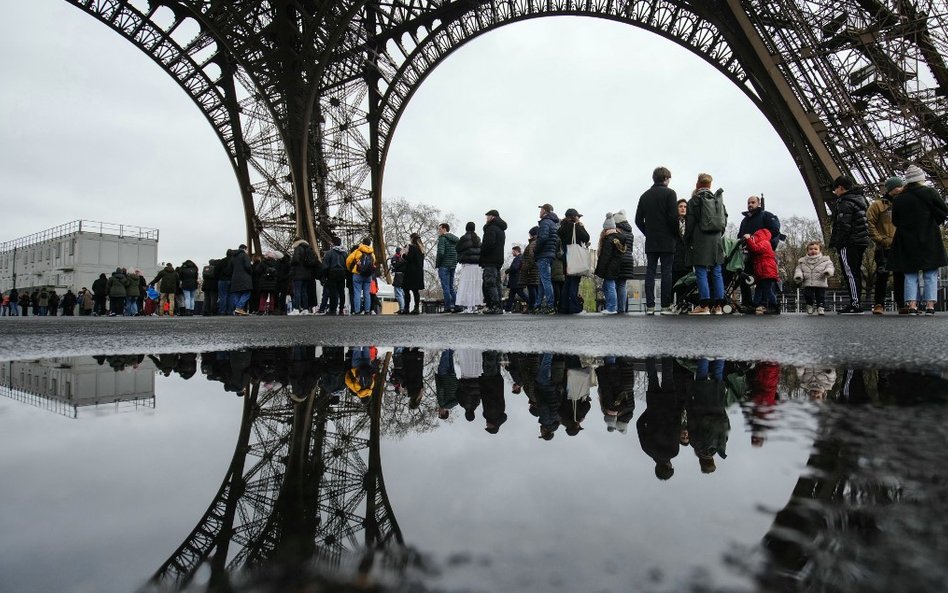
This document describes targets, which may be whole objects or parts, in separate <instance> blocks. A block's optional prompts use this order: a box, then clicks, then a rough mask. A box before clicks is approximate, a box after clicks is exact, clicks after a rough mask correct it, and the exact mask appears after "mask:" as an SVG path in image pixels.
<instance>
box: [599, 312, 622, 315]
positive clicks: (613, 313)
mask: <svg viewBox="0 0 948 593" xmlns="http://www.w3.org/2000/svg"><path fill="white" fill-rule="evenodd" d="M599 314H600V315H618V314H619V312H618V311H601V312H600V313H599Z"/></svg>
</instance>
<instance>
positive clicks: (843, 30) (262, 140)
mask: <svg viewBox="0 0 948 593" xmlns="http://www.w3.org/2000/svg"><path fill="white" fill-rule="evenodd" d="M67 1H69V2H71V3H72V4H75V5H76V6H79V7H80V8H82V9H83V10H85V11H86V12H89V13H91V14H93V15H95V16H96V17H97V18H99V19H100V20H102V21H103V22H105V23H107V24H109V25H110V26H111V27H112V28H113V29H115V30H116V31H118V32H120V33H121V34H122V35H124V36H125V37H126V38H128V39H129V40H130V41H132V42H133V43H135V44H136V46H138V47H139V48H140V49H142V51H145V52H146V53H148V54H149V55H150V56H151V57H152V58H153V59H154V60H155V61H156V62H157V63H159V64H160V65H161V66H162V68H164V69H165V70H166V71H167V72H168V73H169V75H171V76H172V77H174V78H175V79H176V80H177V81H178V82H179V84H180V85H181V86H182V88H184V89H185V91H186V92H188V93H189V95H190V96H191V97H192V99H193V100H194V101H195V103H196V104H197V105H198V106H199V108H201V109H202V111H203V112H204V113H205V116H206V117H207V118H208V121H210V122H211V124H212V125H213V126H214V127H215V130H216V131H217V133H218V136H219V137H220V138H221V142H222V143H223V145H224V146H225V148H226V149H227V151H228V154H229V155H230V157H231V160H232V162H233V163H234V166H235V171H236V173H237V175H238V179H239V180H240V184H241V192H242V197H243V199H244V204H245V209H246V210H247V214H248V215H247V220H248V228H252V231H253V233H254V234H257V233H259V234H260V235H262V236H263V237H264V240H265V241H266V242H267V243H269V244H270V245H271V246H274V247H277V248H281V249H284V250H285V249H286V248H287V247H288V245H289V243H290V242H291V241H292V237H293V236H294V235H302V236H306V237H309V238H310V239H311V240H313V241H316V240H318V241H321V242H323V243H325V242H327V241H328V239H329V237H330V236H332V235H340V236H342V237H343V238H344V239H345V240H346V241H347V242H349V243H353V242H355V241H357V240H358V239H359V238H361V236H362V235H364V234H367V233H370V234H372V235H373V236H375V238H376V241H377V244H378V246H379V247H381V248H382V249H380V251H384V245H383V243H382V240H381V239H382V233H381V223H380V220H379V218H380V213H381V200H382V185H383V179H384V166H385V161H386V156H387V153H388V150H389V148H390V143H391V140H392V136H393V133H394V130H395V127H396V126H397V124H398V121H399V119H400V117H401V114H402V113H403V111H404V109H405V106H406V105H407V103H408V101H409V100H410V99H411V97H412V96H413V94H414V93H415V92H416V91H417V89H418V88H419V86H420V85H421V84H422V83H423V82H424V80H425V79H426V77H427V76H428V75H429V74H430V73H431V72H432V70H433V69H434V68H435V67H437V66H438V65H439V64H440V63H441V62H442V61H444V60H445V59H446V58H447V57H448V56H449V55H450V54H451V53H452V52H454V51H455V50H457V49H458V48H459V47H460V46H462V45H463V44H465V43H467V42H468V41H470V40H472V39H474V38H475V37H477V36H479V35H482V34H484V33H487V32H489V31H492V30H494V29H497V28H499V27H502V26H504V25H506V24H510V23H514V22H519V21H522V20H526V19H530V18H537V17H542V16H549V15H577V16H593V17H599V18H605V19H610V20H614V21H618V22H622V23H626V24H629V25H632V26H636V27H639V28H642V29H645V30H648V31H651V32H654V33H656V34H658V35H661V36H663V37H665V38H667V39H669V40H671V41H673V42H675V43H677V44H679V45H681V46H682V47H685V48H687V49H689V50H690V51H692V52H693V53H695V54H696V55H698V56H700V57H701V58H703V59H704V60H705V61H707V62H708V63H709V64H711V65H712V66H713V67H715V68H716V69H717V70H719V71H720V72H721V73H722V74H723V75H724V76H725V77H727V78H728V79H729V80H731V81H732V82H733V83H735V84H736V85H737V86H738V87H739V88H740V89H741V90H742V91H743V92H744V93H745V94H746V95H747V96H748V97H749V98H750V99H751V100H752V101H753V102H754V103H755V104H756V105H757V106H758V108H759V109H760V110H761V111H762V113H763V114H764V115H765V116H766V117H767V118H768V120H769V121H770V122H771V124H772V125H773V126H774V128H775V130H776V131H777V132H778V134H779V135H780V136H781V138H782V139H783V140H784V143H785V144H786V146H787V148H788V150H789V151H790V154H791V155H792V157H793V158H794V159H795V161H796V163H797V166H798V168H799V169H800V172H801V175H802V176H803V178H804V181H805V182H806V184H807V187H808V188H809V191H810V193H811V197H812V199H813V203H814V206H815V208H816V211H817V214H818V215H819V216H820V218H821V219H824V218H825V216H826V211H825V207H824V205H823V201H822V194H823V192H824V191H825V190H826V189H827V188H828V185H829V184H830V183H831V180H832V178H833V177H834V176H835V175H837V174H839V173H846V174H850V175H852V176H853V177H855V178H856V179H857V180H858V181H861V182H863V183H868V184H873V183H879V182H880V181H881V180H882V179H885V178H886V177H888V176H889V175H891V174H892V173H894V172H897V171H899V170H901V169H904V168H905V167H906V166H907V165H908V164H909V163H912V162H916V163H918V164H920V165H921V166H922V167H923V168H924V169H925V170H926V171H928V173H929V174H930V175H931V176H932V177H933V178H934V179H935V180H936V183H937V184H939V185H940V186H941V188H942V189H945V188H948V162H946V156H945V154H946V150H945V148H946V144H948V139H946V136H948V108H946V100H948V68H946V65H945V55H946V53H948V32H946V31H948V2H946V0H774V1H770V0H766V1H765V0H701V1H699V0H453V1H452V0H337V1H330V0H271V1H269V2H259V1H251V0H237V1H229V2H225V1H223V0H204V1H198V0H67ZM136 6H137V7H138V8H136ZM163 11H164V12H165V13H167V12H169V11H170V14H171V18H170V19H168V18H167V15H166V16H165V21H164V22H163V21H162V19H161V16H162V12H163ZM188 19H194V20H195V22H197V23H198V24H199V27H198V32H197V33H196V34H195V35H194V36H193V38H192V39H188V40H185V41H183V42H181V41H176V39H178V37H180V35H179V33H180V31H181V29H182V25H183V23H185V21H186V20H188ZM202 52H203V53H202ZM208 54H210V55H211V57H208ZM217 67H219V68H220V69H221V70H222V73H221V74H220V75H216V74H215V75H213V76H212V75H209V74H208V70H209V69H212V68H217ZM251 208H252V210H253V212H251ZM248 232H249V231H248Z"/></svg>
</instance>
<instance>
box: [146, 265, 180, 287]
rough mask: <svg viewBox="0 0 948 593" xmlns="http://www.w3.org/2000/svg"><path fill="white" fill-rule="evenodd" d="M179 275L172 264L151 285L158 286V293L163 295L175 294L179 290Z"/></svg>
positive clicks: (163, 269)
mask: <svg viewBox="0 0 948 593" xmlns="http://www.w3.org/2000/svg"><path fill="white" fill-rule="evenodd" d="M179 280H180V278H178V273H177V272H176V271H175V270H174V268H173V267H172V266H171V264H168V265H166V266H165V267H164V268H162V270H161V271H160V272H158V274H157V275H156V276H155V278H154V279H153V280H152V281H151V282H149V284H153V285H154V284H157V285H158V292H160V293H162V294H174V292H175V291H176V290H178V281H179Z"/></svg>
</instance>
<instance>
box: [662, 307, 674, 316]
mask: <svg viewBox="0 0 948 593" xmlns="http://www.w3.org/2000/svg"><path fill="white" fill-rule="evenodd" d="M660 314H661V315H675V310H674V309H673V308H671V307H662V310H661V312H660Z"/></svg>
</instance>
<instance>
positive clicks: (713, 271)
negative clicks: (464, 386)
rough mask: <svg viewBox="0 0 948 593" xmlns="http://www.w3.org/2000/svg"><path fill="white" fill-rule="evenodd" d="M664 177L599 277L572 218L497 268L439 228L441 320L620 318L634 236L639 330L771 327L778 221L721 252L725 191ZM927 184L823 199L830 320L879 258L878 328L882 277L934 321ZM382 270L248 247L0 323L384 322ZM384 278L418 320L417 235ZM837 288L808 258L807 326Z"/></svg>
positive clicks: (934, 233) (603, 245)
mask: <svg viewBox="0 0 948 593" xmlns="http://www.w3.org/2000/svg"><path fill="white" fill-rule="evenodd" d="M671 177H672V175H671V171H669V170H668V169H667V168H665V167H658V168H656V169H655V170H654V171H653V172H652V182H653V185H652V186H651V187H650V188H649V189H648V190H647V191H645V192H644V193H643V194H642V195H641V197H640V198H639V201H638V204H637V207H636V210H635V215H634V218H633V219H632V221H631V222H630V220H629V218H628V217H627V216H626V213H625V210H621V209H620V210H618V211H617V212H615V213H612V212H609V213H606V215H605V218H604V220H603V223H602V227H601V231H600V232H599V234H598V237H597V238H596V239H595V243H596V246H597V249H596V258H595V261H593V257H592V253H591V249H590V247H591V244H592V243H593V241H594V240H593V238H592V236H591V235H590V232H589V230H588V229H587V228H586V226H585V225H584V223H583V221H582V218H583V215H582V214H580V213H579V211H578V210H576V209H575V208H569V209H567V210H566V211H565V213H564V216H563V217H562V218H560V217H559V216H558V215H557V214H556V212H555V211H554V208H553V206H552V205H551V204H549V203H546V204H542V205H541V206H539V220H538V222H537V224H536V226H534V227H533V228H532V229H530V231H529V237H528V238H527V243H526V246H525V247H524V248H521V247H519V246H514V247H513V248H512V249H511V250H510V251H509V255H510V261H509V264H508V265H507V267H506V268H504V265H505V262H506V261H507V255H508V251H507V248H506V239H507V237H506V230H507V226H508V225H507V223H506V222H505V221H504V220H503V218H501V216H500V212H499V211H498V210H496V209H491V210H488V211H487V212H486V214H485V224H484V225H483V227H482V229H481V234H480V235H478V233H477V226H476V225H475V224H474V223H473V222H468V223H467V224H466V226H465V232H464V234H463V235H461V236H460V237H458V236H457V235H454V234H452V233H451V227H450V225H449V224H447V223H442V224H440V225H439V226H438V229H437V233H438V241H437V254H436V258H435V262H434V263H435V267H436V268H437V273H438V278H439V281H440V284H441V291H442V295H443V311H444V312H445V313H484V314H488V315H501V314H504V313H509V312H513V311H515V310H517V311H522V312H525V313H531V314H539V315H553V314H563V315H575V314H586V313H588V312H589V311H588V310H589V309H590V308H591V307H589V306H587V303H586V302H585V300H586V299H584V297H583V296H581V293H580V281H581V279H582V278H583V277H587V276H590V275H594V276H596V277H598V278H599V279H601V292H602V295H603V299H602V302H603V307H602V311H600V313H601V314H603V315H616V314H622V313H627V312H628V299H627V298H626V297H627V283H628V281H629V280H631V279H632V278H633V274H634V273H635V265H636V262H635V257H634V250H633V246H634V242H635V237H634V234H633V226H632V223H633V222H634V224H635V228H637V229H638V230H639V232H640V233H641V234H642V235H643V237H644V251H645V257H646V261H645V287H644V292H645V294H644V296H645V313H646V315H655V314H656V313H658V314H661V315H678V314H689V315H722V314H724V313H728V312H733V311H741V312H743V313H751V314H757V315H766V314H778V313H779V312H780V307H779V305H778V302H777V290H778V289H777V287H778V283H779V282H780V281H781V278H780V273H779V269H778V265H777V259H776V249H777V248H778V246H779V243H780V241H781V239H782V238H783V237H782V235H781V232H780V230H781V227H780V220H779V219H778V218H777V216H776V215H774V214H773V213H771V212H769V211H766V210H765V209H764V204H763V201H762V200H761V198H760V197H758V196H750V197H749V198H747V210H746V211H744V212H742V215H743V216H742V219H741V222H740V226H739V229H738V231H737V236H736V237H725V236H724V235H725V230H726V228H727V223H728V212H727V209H726V208H725V206H724V199H723V190H721V189H718V190H717V191H712V182H713V179H712V177H711V175H709V174H707V173H702V174H700V175H698V177H697V181H696V183H695V189H694V190H693V191H692V193H691V196H690V197H689V199H687V200H686V199H679V198H678V196H677V194H676V193H675V191H674V190H673V189H671V188H670V187H669V181H670V180H671ZM925 181H926V178H925V173H924V171H922V169H920V168H919V167H917V166H915V165H912V166H910V167H909V168H908V169H907V170H906V171H905V175H904V178H902V177H891V178H889V179H887V180H886V181H885V182H884V188H885V190H884V193H882V195H880V196H879V197H878V198H876V199H875V200H873V202H872V203H871V204H870V203H869V202H868V200H867V198H866V195H865V192H866V187H864V186H859V185H857V184H856V183H855V182H854V181H853V180H852V179H851V178H849V177H847V176H840V177H838V178H836V179H835V180H834V181H833V189H832V194H831V195H830V196H827V197H826V203H827V205H828V206H829V208H830V212H831V239H830V244H829V247H831V248H833V249H834V250H835V252H836V255H837V256H838V262H839V265H840V267H841V272H842V278H843V282H842V284H843V286H844V287H845V290H846V292H847V294H848V303H847V304H846V306H845V307H844V308H842V309H840V310H838V311H837V313H841V314H851V315H858V314H862V313H863V312H864V309H863V299H862V297H863V294H862V292H863V287H862V276H863V270H862V263H863V257H864V255H865V252H866V250H867V249H868V248H869V247H870V246H874V261H875V279H874V294H873V305H872V313H873V314H877V315H881V314H883V313H884V311H885V302H886V295H887V294H888V283H889V280H890V277H891V279H892V280H893V292H894V294H895V308H896V309H897V310H898V312H899V313H900V314H921V313H924V314H926V315H934V314H935V305H936V301H937V292H936V291H937V287H938V270H939V268H940V267H942V266H945V265H948V257H946V251H945V244H944V235H943V231H942V229H941V228H940V226H941V225H942V224H944V222H945V220H946V218H948V206H946V204H945V201H944V199H942V197H941V196H940V195H939V194H938V192H937V191H935V190H934V189H933V188H931V187H929V186H928V185H926V183H925ZM377 258H378V256H377V254H376V253H375V250H374V248H373V245H372V239H371V238H369V237H366V238H364V239H363V240H362V241H361V242H360V243H359V244H357V245H354V246H352V247H350V248H346V247H343V246H342V241H341V239H340V238H339V237H334V238H333V239H332V241H331V245H330V246H329V247H328V248H327V249H325V250H324V251H322V253H319V254H317V253H316V251H315V250H314V248H313V247H312V246H311V245H310V244H309V243H308V242H307V241H305V240H303V239H301V238H296V240H295V241H294V242H293V244H292V245H291V247H290V249H289V250H288V252H287V253H286V254H282V253H278V252H272V251H271V252H266V253H264V254H257V255H254V256H252V257H251V256H250V255H248V250H247V246H246V245H240V246H239V247H238V248H237V249H230V250H227V252H226V254H225V256H224V257H222V258H219V259H211V260H210V261H209V262H208V263H207V265H205V266H204V267H203V268H202V269H200V270H199V269H198V266H197V265H196V264H195V263H194V262H192V261H191V260H187V261H185V262H184V263H183V264H182V265H181V266H180V267H177V268H176V267H174V266H173V265H172V264H170V263H169V264H167V265H166V266H165V268H164V269H162V270H161V271H160V272H159V273H158V274H157V276H156V277H155V278H153V279H152V280H151V281H150V282H149V281H147V280H146V279H145V277H144V276H143V275H142V273H141V271H140V270H133V271H128V270H126V269H123V268H119V269H116V270H115V271H114V272H112V274H111V276H109V277H107V276H106V275H105V274H102V275H100V277H99V279H98V280H96V281H95V282H94V283H93V284H92V287H91V288H85V287H84V288H82V290H80V291H79V293H78V294H73V293H72V292H71V291H67V292H66V293H65V294H64V295H62V296H61V297H60V295H58V294H57V293H56V292H55V290H46V289H38V290H33V291H32V292H30V293H29V294H27V293H25V292H23V293H20V292H18V291H17V290H16V289H13V290H12V291H10V292H9V293H8V294H5V295H4V297H3V309H2V311H3V314H4V315H17V314H21V315H27V314H29V313H30V312H31V313H32V314H33V315H48V314H51V315H55V314H56V313H57V311H59V310H60V309H61V310H62V314H63V315H74V314H76V313H78V314H80V315H110V316H116V315H131V316H134V315H159V316H165V315H166V316H173V315H175V314H179V315H185V316H187V315H192V314H193V313H194V309H195V295H196V293H197V291H198V288H199V287H200V288H201V289H202V291H203V296H204V301H203V305H204V306H203V311H202V312H203V314H204V315H237V316H245V315H251V314H287V315H308V314H325V315H346V314H350V315H358V314H362V315H373V314H378V313H380V311H381V304H380V301H379V298H378V290H379V278H380V276H381V274H382V272H383V270H382V266H381V265H380V262H379V260H378V259H377ZM386 263H387V264H388V268H389V271H390V273H391V278H392V284H393V287H394V291H395V298H396V300H397V301H398V313H399V314H409V315H417V314H419V313H420V305H421V294H420V293H421V291H422V290H424V289H425V274H424V266H425V248H424V245H423V242H422V237H421V235H420V234H418V233H412V234H411V235H410V236H409V237H408V242H407V245H405V246H404V247H402V246H399V247H396V248H395V251H394V254H393V255H392V256H391V257H390V258H388V261H387V262H386ZM502 268H504V269H503V271H502ZM659 273H661V291H660V295H658V296H659V300H658V301H656V290H655V289H656V287H655V280H656V278H657V277H658V274H659ZM835 274H836V266H835V265H834V262H833V260H832V259H831V258H830V257H829V255H827V254H826V253H824V248H823V245H822V243H821V242H820V241H811V242H809V243H808V244H807V246H806V255H804V256H803V257H801V258H800V259H799V261H798V263H797V266H796V269H795V270H794V275H793V281H794V282H795V283H797V284H798V285H799V286H800V287H801V288H802V289H803V293H804V298H805V299H806V312H807V313H808V314H811V315H823V314H824V313H825V311H826V303H825V298H826V297H825V295H826V289H827V287H828V285H829V282H828V281H829V278H830V277H832V276H834V275H835ZM504 288H506V289H507V293H506V297H505V296H504V294H503V289H504ZM320 289H321V290H320ZM347 293H348V294H347ZM737 293H739V294H740V302H738V301H737V300H736V294H737ZM592 298H594V299H596V301H598V300H599V299H598V298H597V297H596V296H593V297H592ZM106 305H108V307H106ZM592 308H593V309H596V308H598V307H592Z"/></svg>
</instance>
